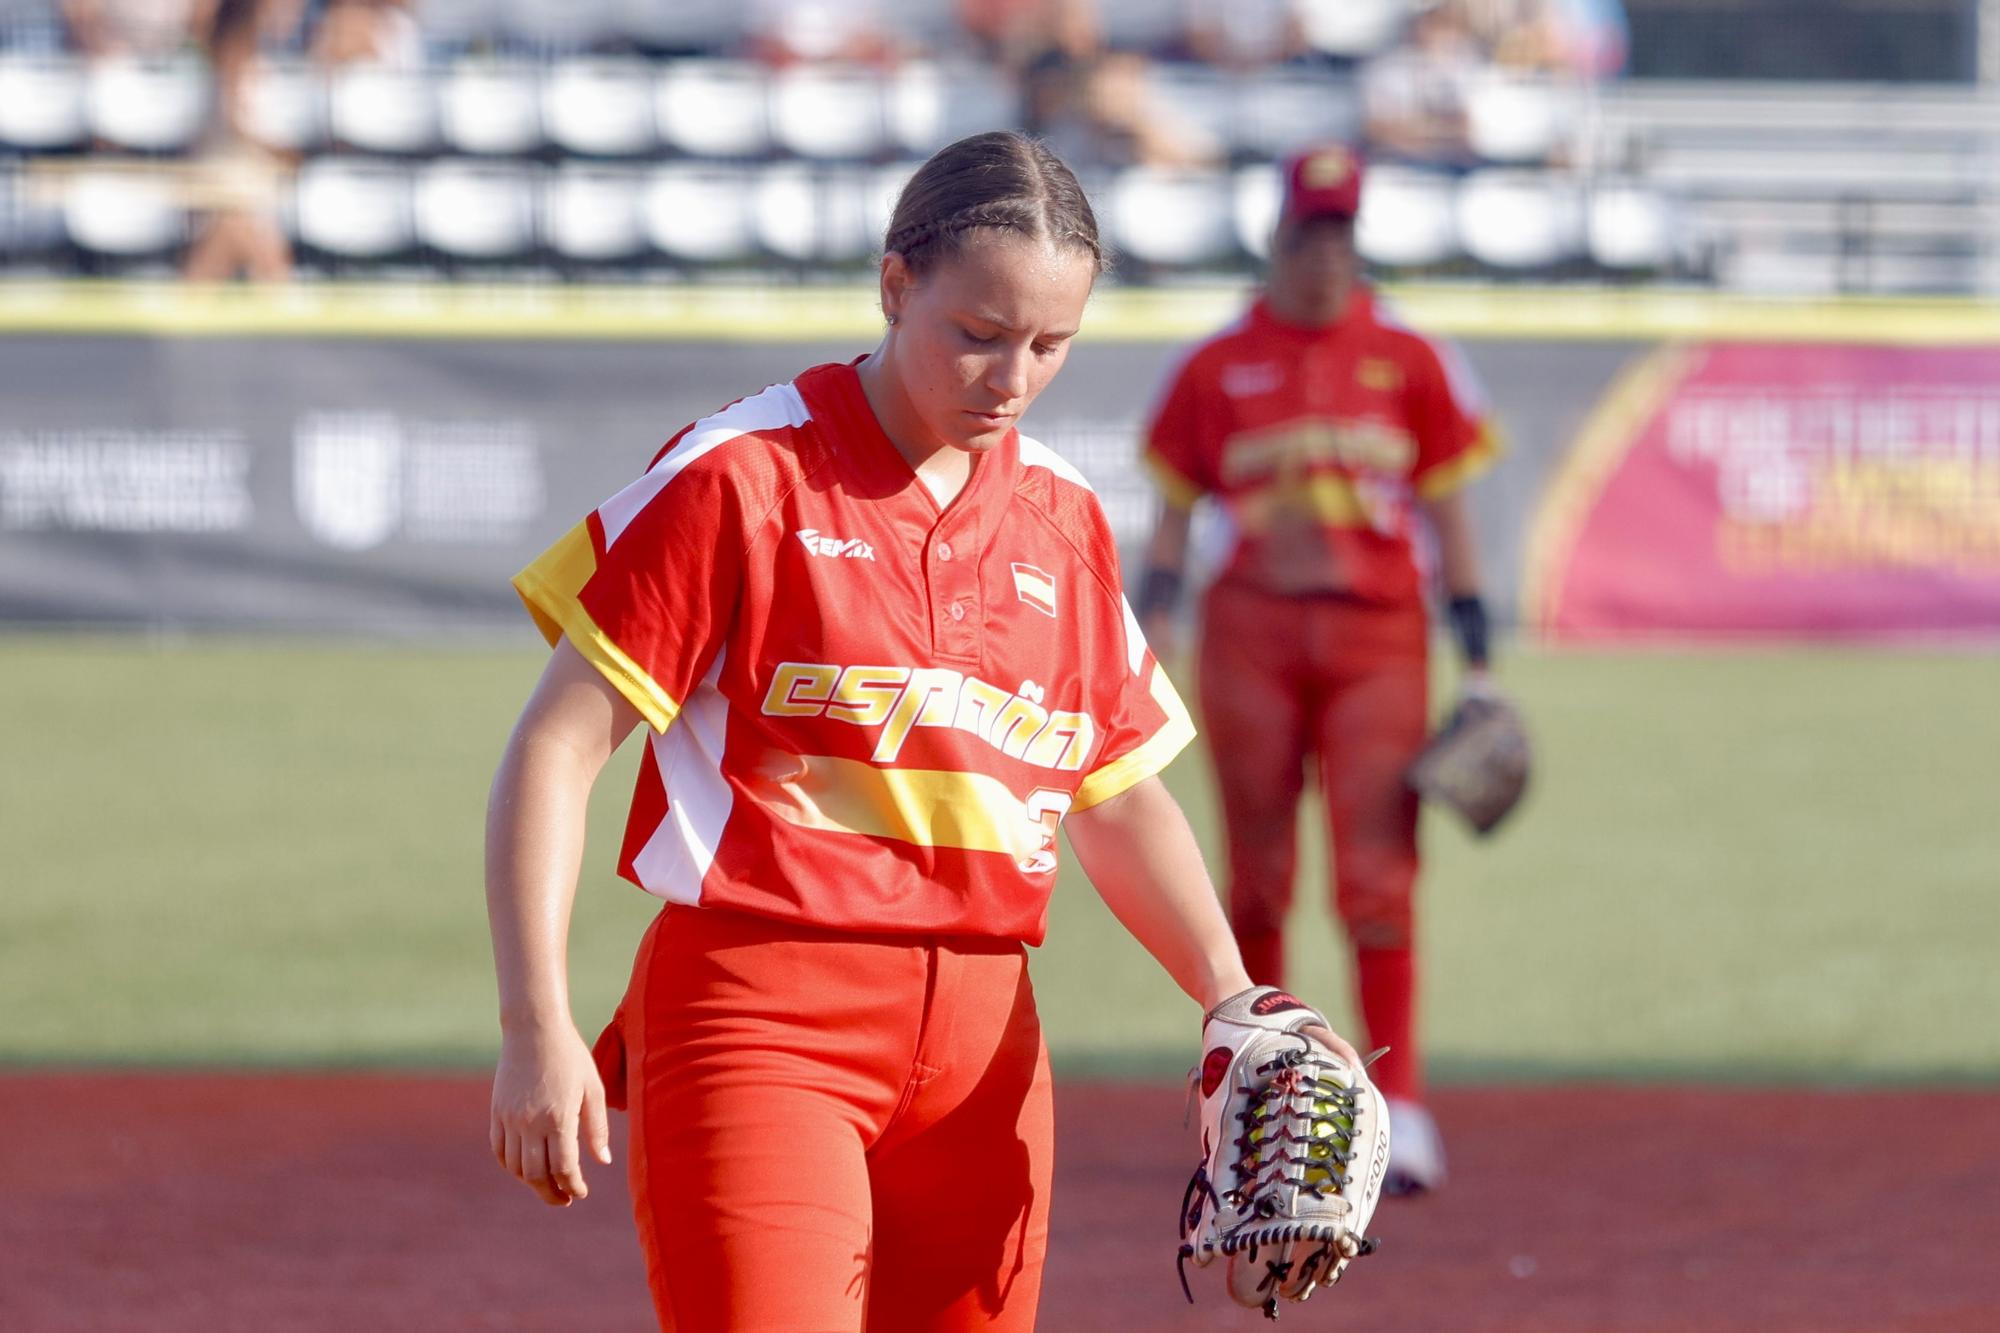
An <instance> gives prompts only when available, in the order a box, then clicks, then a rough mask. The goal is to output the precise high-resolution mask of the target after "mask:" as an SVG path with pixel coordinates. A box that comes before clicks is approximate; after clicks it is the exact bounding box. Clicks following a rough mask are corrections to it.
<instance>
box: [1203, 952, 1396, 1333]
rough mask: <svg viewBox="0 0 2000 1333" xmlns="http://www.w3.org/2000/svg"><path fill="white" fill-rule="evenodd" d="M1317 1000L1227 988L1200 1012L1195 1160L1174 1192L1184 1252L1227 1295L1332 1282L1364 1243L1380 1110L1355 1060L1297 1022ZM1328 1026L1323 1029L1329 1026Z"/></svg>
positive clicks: (1276, 1294) (1273, 1298) (1259, 1302)
mask: <svg viewBox="0 0 2000 1333" xmlns="http://www.w3.org/2000/svg"><path fill="white" fill-rule="evenodd" d="M1311 1024H1320V1025H1322V1026H1325V1025H1326V1019H1325V1018H1324V1017H1323V1016H1322V1015H1321V1014H1320V1013H1319V1011H1318V1010H1316V1009H1313V1008H1312V1007H1311V1006H1309V1005H1307V1004H1305V1003H1304V1002H1303V1001H1301V1000H1299V999H1296V998H1295V997H1293V996H1291V995H1289V994H1287V993H1286V992H1284V991H1281V990H1278V989H1277V988H1276V987H1272V986H1257V987H1254V988H1252V989H1250V990H1247V991H1244V992H1243V993H1242V994H1240V995H1235V996H1231V997H1230V998H1229V999H1227V1000H1224V1001H1223V1002H1222V1003H1221V1004H1219V1005H1217V1006H1216V1007H1215V1008H1214V1009H1213V1010H1211V1011H1210V1012H1209V1014H1208V1018H1207V1021H1206V1022H1205V1023H1204V1024H1203V1025H1202V1049H1203V1051H1204V1052H1205V1053H1204V1054H1203V1056H1202V1060H1201V1064H1200V1066H1199V1067H1197V1068H1196V1069H1195V1071H1194V1072H1193V1073H1192V1074H1191V1075H1189V1081H1190V1085H1191V1086H1190V1088H1189V1097H1190V1099H1191V1100H1192V1098H1193V1097H1194V1096H1195V1094H1196V1092H1197V1091H1198V1092H1199V1094H1200V1097H1201V1164H1200V1165H1199V1166H1197V1167H1196V1168H1195V1172H1194V1176H1193V1178H1192V1179H1191V1180H1189V1181H1188V1187H1187V1192H1186V1193H1185V1194H1184V1195H1182V1197H1181V1219H1180V1222H1181V1248H1180V1258H1179V1263H1178V1267H1179V1271H1180V1278H1181V1290H1182V1291H1183V1292H1185V1293H1186V1294H1187V1298H1188V1300H1189V1301H1190V1302H1192V1301H1193V1300H1194V1293H1193V1291H1192V1290H1190V1289H1189V1287H1188V1281H1187V1264H1188V1262H1189V1261H1190V1260H1192V1261H1193V1262H1194V1264H1195V1266H1196V1267H1197V1268H1203V1267H1207V1266H1208V1265H1209V1264H1211V1263H1213V1262H1215V1261H1216V1260H1217V1259H1221V1260H1222V1261H1223V1268H1224V1270H1225V1273H1226V1275H1227V1279H1228V1287H1229V1294H1230V1296H1231V1297H1232V1298H1233V1299H1235V1301H1236V1302H1237V1303H1238V1304H1239V1305H1246V1306H1253V1307H1262V1309H1263V1311H1264V1313H1265V1315H1266V1316H1268V1317H1269V1318H1272V1319H1276V1318H1277V1317H1278V1302H1279V1301H1280V1300H1286V1301H1303V1300H1305V1299H1306V1298H1307V1297H1309V1296H1311V1295H1312V1294H1313V1292H1314V1291H1316V1290H1317V1289H1319V1288H1320V1287H1328V1286H1332V1285H1333V1284H1334V1283H1335V1282H1337V1281H1339V1280H1340V1275H1341V1274H1342V1273H1343V1272H1344V1271H1346V1268H1347V1265H1348V1262H1349V1261H1350V1260H1352V1259H1355V1258H1357V1257H1359V1256H1361V1255H1364V1254H1368V1253H1371V1252H1372V1251H1373V1250H1374V1248H1375V1242H1374V1241H1373V1240H1372V1239H1369V1238H1367V1234H1366V1233H1367V1229H1368V1221H1369V1219H1370V1218H1371V1217H1372V1216H1373V1215H1374V1213H1375V1204H1376V1202H1377V1201H1378V1200H1379V1199H1380V1198H1381V1196H1382V1181H1383V1177H1384V1175H1385V1173H1386V1172H1387V1170H1388V1167H1389V1112H1388V1107H1387V1106H1386V1105H1385V1104H1384V1103H1383V1100H1382V1095H1381V1094H1380V1093H1379V1092H1377V1091H1376V1090H1375V1085H1374V1084H1373V1083H1370V1082H1369V1081H1368V1077H1367V1074H1366V1073H1365V1072H1364V1071H1362V1070H1360V1069H1355V1068H1352V1067H1351V1066H1349V1065H1348V1064H1347V1062H1346V1061H1345V1060H1343V1059H1342V1058H1341V1057H1340V1056H1338V1055H1336V1054H1334V1052H1333V1051H1332V1050H1331V1049H1330V1048H1329V1047H1327V1046H1326V1045H1325V1044H1324V1043H1322V1042H1320V1041H1319V1040H1318V1039H1316V1038H1314V1037H1312V1036H1310V1035H1308V1034H1306V1033H1304V1032H1302V1031H1300V1029H1302V1028H1304V1027H1307V1026H1309V1025H1311ZM1329 1030H1331V1029H1329Z"/></svg>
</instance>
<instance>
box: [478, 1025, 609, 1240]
mask: <svg viewBox="0 0 2000 1333" xmlns="http://www.w3.org/2000/svg"><path fill="white" fill-rule="evenodd" d="M489 1134H490V1137H491V1140H492V1145H493V1156H494V1158H495V1160H497V1161H498V1162H499V1163H500V1165H501V1166H502V1167H503V1168H505V1169H506V1171H507V1174H508V1175H511V1176H513V1177H515V1178H516V1179H518V1180H520V1181H521V1182H522V1183H523V1184H525V1185H527V1186H528V1188H530V1189H532V1190H534V1192H535V1193H536V1194H538V1195H540V1196H541V1199H542V1202H544V1203H548V1204H553V1205H555V1206H556V1207H558V1208H562V1207H567V1206H568V1205H569V1204H570V1202H571V1201H572V1200H575V1199H581V1198H584V1197H586V1196H587V1195H588V1194H589V1193H590V1189H589V1187H588V1186H587V1185H585V1184H584V1179H583V1164H582V1161H581V1159H580V1156H579V1151H578V1146H579V1141H581V1142H582V1143H584V1144H587V1145H589V1148H590V1152H591V1155H592V1156H594V1157H595V1158H597V1160H598V1161H600V1162H603V1163H605V1164H606V1165H609V1164H610V1162H611V1122H610V1118H609V1117H608V1116H607V1115H606V1114H605V1110H604V1081H603V1080H602V1079H601V1078H599V1077H598V1074H597V1066H596V1064H595V1063H594V1062H593V1061H592V1060H591V1058H590V1048H589V1047H588V1046H585V1045H584V1043H583V1038H582V1036H581V1035H579V1034H578V1032H577V1030H576V1028H575V1027H574V1026H572V1025H570V1024H568V1023H563V1024H560V1025H558V1026H557V1027H555V1028H552V1029H547V1030H536V1031H532V1032H522V1033H509V1034H508V1035H507V1036H505V1037H504V1038H503V1039H502V1041H501V1044H500V1065H499V1068H498V1069H496V1070H495V1071H494V1073H493V1109H492V1117H491V1124H490V1126H489Z"/></svg>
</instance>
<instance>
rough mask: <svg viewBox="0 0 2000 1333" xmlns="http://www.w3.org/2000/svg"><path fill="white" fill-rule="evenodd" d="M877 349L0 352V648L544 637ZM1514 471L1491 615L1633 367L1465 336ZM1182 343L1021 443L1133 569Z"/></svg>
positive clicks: (222, 346) (1487, 517) (1130, 347)
mask: <svg viewBox="0 0 2000 1333" xmlns="http://www.w3.org/2000/svg"><path fill="white" fill-rule="evenodd" d="M871 345H872V338H870V337H867V336H865V335H864V336H857V337H854V338H848V339H833V338H828V339H825V340H817V341H815V340H804V339H799V340H785V339H772V338H759V339H746V340H740V341H732V340H728V339H720V338H719V339H716V340H712V341H697V340H691V339H685V338H675V339H665V338H662V339H637V338H613V339H603V340H598V339H592V338H548V339H543V338H534V337H521V338H515V337H502V336H484V337H467V336H458V337H444V336H398V335H396V334H395V333H393V332H383V333H370V334H368V335H367V336H341V337H336V336H319V335H312V334H288V335H286V336H273V337H261V338H257V337H242V336H235V335H231V336H158V335H151V334H143V333H133V334H100V333H80V334H70V335H54V334H26V335H16V336H0V405H4V410H0V625H4V624H9V623H11V624H15V625H32V624H70V625H76V624H96V625H103V626H106V627H113V626H116V627H150V628H165V629H177V630H178V629H193V630H204V629H220V630H298V631H311V632H350V631H352V632H366V633H387V634H413V635H423V634H429V633H433V632H436V631H438V630H440V629H471V630H478V631H485V630H489V629H491V628H494V627H498V628H501V629H503V630H509V631H517V632H519V633H521V634H523V635H526V634H528V633H529V632H530V631H529V630H528V621H527V618H526V617H525V616H524V615H523V614H522V612H521V608H520V605H519V603H518V601H517V600H516V599H515V597H514V594H513V591H512V589H511V588H510V587H509V586H508V579H509V578H510V577H511V576H512V575H513V574H514V572H515V571H516V570H518V569H520V568H521V567H522V566H523V565H525V564H526V563H527V562H528V561H529V560H531V559H533V558H534V556H535V555H536V554H538V553H539V552H540V551H541V550H542V548H543V547H544V546H546V545H547V544H548V543H549V542H551V541H553V540H554V539H555V538H556V537H558V536H560V535H561V534H562V533H563V532H565V531H566V530H568V528H569V527H570V526H571V525H572V524H574V523H575V522H576V521H577V520H578V518H580V517H581V516H582V515H583V514H584V513H586V512H588V511H589V510H590V509H592V508H593V507H595V506H596V505H597V504H598V503H599V502H600V501H602V500H603V499H604V498H605V497H606V496H609V495H611V494H612V493H614V492H616V491H617V490H618V489H620V488H621V487H622V486H624V485H625V483H626V482H628V481H630V480H631V479H632V478H633V477H634V476H636V475H638V474H639V473H640V472H641V471H643V470H644V468H645V467H646V465H647V463H648V462H649V461H650V460H651V458H652V457H653V455H654V453H655V452H656V451H657V450H658V449H659V447H660V446H661V444H662V443H664V442H665V441H666V440H667V439H668V438H669V437H671V436H672V435H673V434H674V433H675V432H676V431H678V430H679V429H680V428H681V427H682V426H685V425H687V424H688V423H689V422H691V421H694V420H696V419H698V418H700V417H703V416H706V415H708V414H709V413H711V412H714V411H716V410H717V409H719V408H721V407H722V406H724V405H726V404H727V403H729V402H730V401H732V400H733V399H735V398H737V397H739V396H742V395H745V394H750V393H755V392H757V391H758V390H760V389H762V388H763V387H764V386H765V385H767V384H771V383H775V382H779V381H783V380H788V379H791V378H792V377H793V376H795V375H797V374H798V373H799V372H800V371H801V370H804V369H805V368H807V367H809V366H812V365H814V364H816V363H819V362H824V361H832V360H849V359H852V358H853V357H855V356H858V355H860V354H861V353H862V352H865V351H866V350H868V348H869V347H870V346H871ZM1465 350H1466V352H1467V354H1468V358H1469V360H1470V361H1471V362H1472V364H1473V366H1474V368H1475V370H1476V371H1477V372H1478V373H1479V374H1480V376H1481V377H1482V378H1483V379H1484V380H1485V381H1486V382H1487V384H1488V386H1489V388H1490V390H1491V396H1492V397H1493V399H1494V401H1495V405H1496V409H1497V413H1498V415H1499V417H1500V418H1501V421H1502V423H1503V426H1504V428H1505V430H1506V432H1507V434H1508V436H1509V437H1510V439H1511V440H1512V441H1513V446H1514V453H1513V455H1512V456H1510V457H1509V458H1508V459H1507V460H1505V461H1504V462H1503V463H1502V465H1501V466H1500V467H1499V468H1498V469H1497V470H1496V471H1495V473H1494V474H1492V475H1491V476H1490V477H1488V478H1487V479H1486V480H1484V481H1482V482H1481V483H1480V484H1479V485H1478V486H1477V487H1476V488H1475V489H1474V491H1473V493H1472V495H1473V504H1474V506H1475V509H1476V511H1477V517H1478V521H1479V528H1480V533H1481V539H1482V542H1483V543H1484V544H1485V548H1486V549H1485V558H1486V568H1487V571H1488V574H1489V576H1490V577H1491V578H1492V580H1493V587H1494V590H1495V593H1496V606H1497V609H1498V610H1499V612H1500V613H1501V614H1502V615H1505V614H1507V613H1508V612H1509V611H1510V609H1511V599H1510V597H1509V595H1508V594H1509V590H1510V589H1512V588H1513V587H1514V586H1515V579H1514V571H1515V569H1516V568H1517V565H1518V558H1517V553H1518V551H1519V549H1520V546H1521V534H1522V528H1523V524H1524V522H1525V519H1526V516H1527V514H1528V513H1529V512H1530V510H1531V508H1532V500H1533V496H1534V494H1535V490H1536V488H1537V486H1538V485H1539V477H1540V474H1541V470H1542V464H1543V462H1544V460H1545V459H1546V458H1547V457H1549V456H1551V455H1552V454H1553V453H1554V452H1555V450H1556V448H1557V447H1558V446H1559V444H1560V443H1561V442H1562V441H1563V440H1565V439H1567V438H1568V436H1569V435H1570V433H1571V432H1572V431H1573V430H1574V429H1575V425H1576V423H1577V422H1578V421H1580V420H1581V419H1582V418H1583V417H1584V415H1585V414H1586V413H1587V411H1588V409H1589V406H1590V404H1591V402H1592V401H1593V399H1594V398H1595V396H1596V394H1597V392H1598V391H1599V390H1600V389H1601V387H1602V386H1603V385H1605V384H1607V383H1609V382H1610V380H1611V378H1612V377H1613V375H1614V374H1615V373H1616V371H1617V369H1618V367H1619V366H1620V365H1621V364H1623V362H1624V361H1625V360H1626V359H1628V358H1629V357H1630V356H1631V355H1632V351H1633V349H1632V348H1631V347H1630V346H1624V347H1620V346H1616V345H1609V344H1600V343H1592V342H1578V343H1571V344H1560V343H1538V344H1532V345H1517V344H1513V343H1509V342H1501V341H1487V342H1479V341H1468V342H1467V343H1466V344H1465ZM1180 354H1181V346H1180V345H1179V344H1176V343H1174V342H1169V341H1164V340H1161V339H1152V340H1147V341H1140V340H1118V339H1112V338H1103V339H1099V340H1097V341H1090V342H1086V343H1084V344H1080V345H1079V346H1078V347H1077V348H1076V349H1075V351H1074V352H1073V353H1072V354H1071V357H1070V361H1069V365H1068V367H1067V369H1066V370H1065V372H1064V374H1063V375H1062V376H1061V377H1059V378H1058V379H1057V381H1056V382H1055V384H1054V385H1052V386H1051V387H1050V389H1049V390H1048V392H1047V393H1045V394H1044V395H1043V397H1042V398H1041V400H1040V401H1038V402H1037V404H1036V405H1035V408H1034V409H1033V411H1032V412H1031V413H1030V414H1029V417H1028V419H1027V422H1026V427H1025V428H1026V429H1027V431H1028V432H1029V433H1030V434H1032V435H1034V436H1035V437H1036V438H1038V439H1040V440H1041V441H1042V442H1043V443H1045V444H1047V445H1049V446H1050V447H1051V448H1053V449H1055V450H1056V451H1057V452H1058V453H1060V454H1062V455H1063V456H1064V457H1066V458H1068V459H1069V460H1070V461H1071V462H1072V463H1074V464H1075V465H1076V466H1077V467H1078V468H1079V469H1080V470H1081V471H1082V472H1083V473H1084V474H1085V476H1087V477H1088V478H1089V479H1090V481H1091V484H1092V485H1093V486H1094V487H1095V488H1096V489H1097V492H1098V495H1099V497H1100V498H1101V499H1102V501H1103V503H1104V506H1105V509H1106V512H1107V514H1108V515H1109V517H1110V519H1111V523H1112V527H1113V530H1114V532H1115V533H1116V535H1117V537H1118V540H1119V542H1120V544H1121V546H1122V547H1123V549H1124V550H1125V551H1126V553H1127V556H1128V559H1129V558H1132V557H1133V556H1135V555H1136V548H1137V546H1138V544H1139V543H1141V542H1142V541H1143V540H1144V539H1145V536H1146V534H1147V533H1148V531H1149V530H1150V528H1151V524H1152V522H1153V518H1154V515H1155V512H1156V505H1157V499H1156V497H1155V493H1154V491H1153V487H1152V483H1151V481H1150V480H1149V479H1148V477H1147V475H1146V474H1145V472H1144V470H1143V469H1142V468H1140V467H1139V465H1138V441H1139V435H1140V430H1141V423H1142V422H1143V421H1144V419H1145V417H1146V414H1147V413H1148V411H1149V410H1150V409H1151V406H1152V403H1153V399H1154V396H1155V394H1156V393H1157V392H1158V390H1159V386H1160V384H1161V381H1162V379H1163V377H1164V376H1165V374H1166V373H1167V371H1168V369H1169V368H1170V367H1171V366H1172V365H1173V364H1174V362H1175V361H1176V360H1177V359H1178V357H1179V356H1180Z"/></svg>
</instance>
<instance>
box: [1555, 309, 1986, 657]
mask: <svg viewBox="0 0 2000 1333" xmlns="http://www.w3.org/2000/svg"><path fill="white" fill-rule="evenodd" d="M1534 547H1535V549H1534V550H1533V551H1532V553H1531V561H1530V565H1531V567H1530V575H1529V589H1528V596H1529V606H1530V610H1531V614H1532V616H1533V617H1534V619H1535V621H1536V622H1537V623H1538V624H1539V625H1540V627H1541V628H1542V629H1543V630H1544V631H1545V632H1546V633H1548V634H1550V635H1551V636H1553V637H1555V638H1558V639H1600V638H1623V637H1634V636H1648V635H1657V634H1669V635H1671V634H1695V635H1707V634H1722V635H1761V636H1862V637H1865V636H1891V635H1909V634H1927V633H1959V632H1972V631H1988V632H1990V631H1995V630H2000V347H1956V348H1921V347H1856V346H1836V345H1782V344H1779V345H1773V344H1754V345H1740V344H1719V345H1711V346H1704V347H1696V348H1666V349H1662V350H1660V351H1658V352H1655V353H1653V354H1652V355H1650V356H1649V357H1648V358H1646V359H1645V360H1644V361H1642V362H1640V363H1639V364H1638V365H1636V366H1634V367H1632V368H1631V369H1629V370H1628V371H1627V372H1626V373H1625V375H1624V376H1623V377H1621V379H1620V381H1619V382H1618V383H1617V384H1616V385H1614V386H1613V387H1612V389H1611V390H1610V391H1609V392H1608V393H1607V394H1606V396H1605V399H1604V400H1603V402H1602V403H1601V404H1600V405H1599V407H1598V409H1597V411H1596V413H1595V415H1594V417H1593V419H1592V420H1591V422H1590V423H1589V424H1588V425H1586V427H1585V429H1584V432H1583V434H1582V436H1581V437H1580V438H1579V440H1578V442H1577V445H1576V447H1575V448H1574V449H1573V451H1572V454H1571V456H1570V458H1569V460H1568V461H1567V462H1566V463H1565V464H1564V466H1563V469H1562V471H1561V472H1560V473H1559V475H1558V477H1557V480H1556V482H1555V484H1554V486H1553V487H1552V488H1551V491H1550V494H1549V498H1548V500H1547V502H1546V504H1545V505H1544V508H1543V511H1542V513H1541V515H1540V517H1539V519H1538V520H1537V529H1536V533H1535V536H1534Z"/></svg>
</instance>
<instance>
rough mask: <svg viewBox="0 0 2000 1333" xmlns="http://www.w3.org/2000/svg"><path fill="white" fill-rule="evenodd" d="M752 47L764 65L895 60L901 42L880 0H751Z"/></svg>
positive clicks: (884, 61) (881, 63) (887, 61)
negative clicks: (801, 62) (822, 61)
mask: <svg viewBox="0 0 2000 1333" xmlns="http://www.w3.org/2000/svg"><path fill="white" fill-rule="evenodd" d="M749 9H750V49H751V51H752V52H753V53H754V54H755V55H756V56H757V58H758V59H759V60H762V61H763V62H764V63H765V64H768V65H790V64H795V63H798V62H800V61H815V60H838V61H845V62H850V63H856V64H864V65H888V64H893V63H895V60H896V58H897V56H898V55H899V54H900V49H899V47H900V43H899V42H898V41H897V39H896V35H895V33H894V32H893V31H892V30H891V28H890V26H889V23H888V19H887V16H886V15H885V14H884V12H883V8H882V3H881V0H749Z"/></svg>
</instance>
